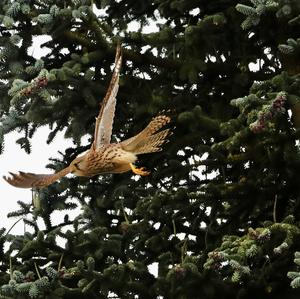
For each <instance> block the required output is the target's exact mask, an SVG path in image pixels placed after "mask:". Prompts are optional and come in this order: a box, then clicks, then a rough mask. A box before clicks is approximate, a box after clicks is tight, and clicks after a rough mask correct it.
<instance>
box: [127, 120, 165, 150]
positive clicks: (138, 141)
mask: <svg viewBox="0 0 300 299" xmlns="http://www.w3.org/2000/svg"><path fill="white" fill-rule="evenodd" d="M170 121H171V118H170V117H169V116H166V115H158V116H156V117H155V118H153V119H152V121H151V122H150V123H149V124H148V126H147V127H146V128H145V129H144V130H143V131H142V132H140V133H139V134H137V135H136V136H134V137H131V138H129V139H127V140H124V141H123V142H122V147H123V149H124V150H126V151H130V152H132V153H135V154H146V153H152V152H157V151H160V150H161V148H160V146H161V145H162V144H163V143H164V142H165V141H166V138H167V137H168V136H169V135H170V133H171V132H170V129H166V130H163V131H161V132H158V133H157V131H159V130H160V129H161V128H162V127H163V126H165V125H166V124H168V123H169V122H170Z"/></svg>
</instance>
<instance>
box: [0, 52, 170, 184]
mask: <svg viewBox="0 0 300 299" xmlns="http://www.w3.org/2000/svg"><path fill="white" fill-rule="evenodd" d="M121 63H122V53H121V47H120V46H118V47H117V50H116V57H115V68H114V71H113V75H112V79H111V81H110V84H109V87H108V90H107V92H106V95H105V97H104V99H103V101H102V104H101V107H100V111H99V115H98V116H97V118H96V124H95V133H94V141H93V143H92V145H91V148H90V149H89V150H88V151H87V152H85V153H84V154H82V155H79V156H77V157H76V158H75V159H74V160H73V161H72V162H71V163H70V165H69V166H67V167H66V168H64V169H62V170H61V171H59V172H57V173H54V174H34V173H30V172H21V171H20V172H19V174H15V173H11V172H10V175H11V177H5V176H4V177H3V178H4V179H5V180H6V181H7V182H8V183H9V184H11V185H12V186H15V187H19V188H32V187H33V188H42V187H46V186H48V185H50V184H52V183H54V182H55V181H56V180H58V179H60V178H61V177H63V176H65V175H67V174H69V173H72V174H74V175H77V176H83V177H93V176H95V175H98V174H106V173H122V172H127V171H130V170H131V171H133V172H134V173H135V174H138V175H141V176H145V175H148V174H149V172H148V171H146V170H145V169H144V168H143V167H142V168H137V167H135V166H134V162H135V161H136V159H137V155H139V154H145V153H152V152H157V151H160V150H161V145H162V144H163V143H164V142H165V141H166V138H167V137H168V136H169V135H170V129H165V130H162V131H159V130H160V129H161V128H162V127H163V126H165V125H166V124H167V123H169V122H170V117H169V116H167V115H158V116H156V117H154V118H153V119H152V120H151V121H150V123H149V124H148V126H147V127H146V128H145V129H144V130H142V131H141V132H140V133H139V134H137V135H135V136H133V137H131V138H129V139H126V140H124V141H122V142H119V143H110V140H111V134H112V125H113V120H114V114H115V107H116V101H117V99H116V95H117V92H118V89H119V73H120V68H121Z"/></svg>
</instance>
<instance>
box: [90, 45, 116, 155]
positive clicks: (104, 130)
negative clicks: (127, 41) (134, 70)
mask: <svg viewBox="0 0 300 299" xmlns="http://www.w3.org/2000/svg"><path fill="white" fill-rule="evenodd" d="M121 63H122V53H121V46H120V45H118V46H117V50H116V58H115V68H114V72H113V75H112V78H111V81H110V84H109V87H108V90H107V92H106V95H105V97H104V99H103V101H102V103H101V108H100V111H99V115H98V116H97V118H96V125H95V134H94V142H93V145H92V149H94V150H95V149H97V148H99V146H100V145H101V144H109V143H110V139H111V133H112V125H113V120H114V116H115V108H116V102H117V99H116V96H117V93H118V89H119V73H120V68H121Z"/></svg>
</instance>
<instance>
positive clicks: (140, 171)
mask: <svg viewBox="0 0 300 299" xmlns="http://www.w3.org/2000/svg"><path fill="white" fill-rule="evenodd" d="M130 167H131V170H132V172H133V173H135V174H137V175H141V176H147V175H149V174H150V171H147V170H146V168H145V167H140V168H138V167H136V166H134V165H133V164H131V163H130Z"/></svg>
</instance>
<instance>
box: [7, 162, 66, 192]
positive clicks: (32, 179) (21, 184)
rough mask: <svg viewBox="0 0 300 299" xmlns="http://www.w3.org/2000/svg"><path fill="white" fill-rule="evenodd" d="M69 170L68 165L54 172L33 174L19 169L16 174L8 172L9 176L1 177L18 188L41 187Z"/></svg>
mask: <svg viewBox="0 0 300 299" xmlns="http://www.w3.org/2000/svg"><path fill="white" fill-rule="evenodd" d="M70 172H71V168H70V166H68V167H66V168H64V169H62V170H61V171H59V172H57V173H54V174H35V173H31V172H23V171H19V174H16V173H12V172H9V174H10V175H11V176H10V177H9V176H8V177H6V176H4V177H3V179H4V180H5V181H6V182H7V183H9V184H10V185H12V186H14V187H18V188H43V187H46V186H48V185H50V184H52V183H54V182H55V181H56V180H58V179H60V178H61V177H63V176H65V175H66V174H68V173H70Z"/></svg>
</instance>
